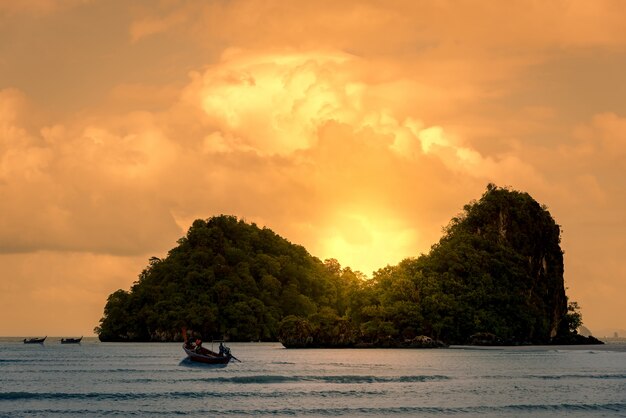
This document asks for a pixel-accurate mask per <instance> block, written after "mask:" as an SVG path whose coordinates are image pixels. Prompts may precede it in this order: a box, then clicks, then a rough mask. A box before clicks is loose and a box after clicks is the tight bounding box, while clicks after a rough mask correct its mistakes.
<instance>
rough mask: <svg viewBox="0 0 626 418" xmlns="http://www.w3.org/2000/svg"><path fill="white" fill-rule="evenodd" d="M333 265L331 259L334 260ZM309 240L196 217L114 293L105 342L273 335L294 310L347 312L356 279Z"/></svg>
mask: <svg viewBox="0 0 626 418" xmlns="http://www.w3.org/2000/svg"><path fill="white" fill-rule="evenodd" d="M331 267H332V266H331ZM331 267H327V266H325V265H324V264H323V263H322V262H321V261H320V260H318V259H317V258H314V257H312V256H311V255H310V254H309V253H308V252H307V251H306V250H305V249H304V248H303V247H301V246H298V245H294V244H291V243H289V242H288V241H287V240H285V239H283V238H281V237H279V236H278V235H276V234H275V233H274V232H272V231H271V230H269V229H267V228H263V229H261V228H258V227H257V226H256V225H254V224H252V225H249V224H247V223H245V222H244V221H242V220H237V218H235V217H232V216H218V217H214V218H211V219H209V220H208V221H204V220H196V221H195V222H194V223H193V225H192V226H191V228H190V229H189V231H188V233H187V235H186V236H185V237H184V238H181V239H180V240H179V241H178V246H177V247H175V248H174V249H172V250H171V251H170V252H169V253H168V255H167V257H166V258H164V259H159V258H155V257H153V258H152V259H150V263H149V265H148V267H147V268H146V269H145V270H144V271H143V272H142V273H141V274H140V275H139V280H138V281H137V282H135V284H134V285H133V286H132V288H131V290H130V292H126V291H124V290H118V291H116V292H114V293H113V294H111V295H110V296H109V298H108V300H107V304H106V306H105V308H104V317H103V318H102V320H101V323H100V326H99V327H97V328H96V333H97V334H98V335H99V337H100V339H101V340H102V341H169V340H175V339H180V338H181V336H180V332H181V329H182V327H186V328H188V329H189V330H190V331H193V332H196V333H198V334H201V335H203V336H204V337H205V338H210V337H214V338H227V339H231V340H238V341H250V340H254V341H257V340H273V341H275V340H276V339H277V336H278V325H279V322H280V321H281V320H282V319H283V318H284V317H286V316H288V315H301V316H302V315H304V316H308V315H313V314H316V313H317V312H318V311H319V310H320V308H322V307H325V308H327V309H328V310H329V311H331V312H333V313H336V314H337V315H345V313H346V306H347V304H348V294H349V290H350V287H351V286H353V285H354V283H355V282H356V281H357V280H358V279H357V278H356V276H354V275H353V276H354V277H352V278H348V277H346V275H342V276H337V275H335V274H332V273H331V272H330V270H329V268H331Z"/></svg>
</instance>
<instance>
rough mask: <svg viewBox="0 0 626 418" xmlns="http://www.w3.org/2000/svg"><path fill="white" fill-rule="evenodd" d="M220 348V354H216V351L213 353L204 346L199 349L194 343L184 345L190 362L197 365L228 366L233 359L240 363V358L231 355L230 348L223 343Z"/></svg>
mask: <svg viewBox="0 0 626 418" xmlns="http://www.w3.org/2000/svg"><path fill="white" fill-rule="evenodd" d="M220 346H221V349H220V352H219V353H216V352H215V351H211V350H209V349H207V348H204V347H202V346H200V347H197V346H196V345H195V344H194V343H187V342H186V343H184V344H183V350H185V353H187V357H189V360H191V361H195V362H197V363H205V364H228V362H229V361H230V360H231V359H232V360H235V361H239V359H238V358H236V357H235V356H233V355H232V354H231V353H230V348H228V347H226V346H225V345H223V344H222V343H221V342H220Z"/></svg>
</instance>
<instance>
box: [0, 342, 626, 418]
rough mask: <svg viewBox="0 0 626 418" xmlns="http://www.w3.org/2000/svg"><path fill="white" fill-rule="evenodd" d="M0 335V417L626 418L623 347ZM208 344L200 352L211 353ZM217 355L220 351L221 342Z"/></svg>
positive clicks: (625, 362)
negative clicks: (204, 357)
mask: <svg viewBox="0 0 626 418" xmlns="http://www.w3.org/2000/svg"><path fill="white" fill-rule="evenodd" d="M59 340H60V338H50V337H49V338H48V339H47V340H46V342H45V343H44V344H43V345H39V344H35V345H26V344H23V343H22V341H21V339H16V338H0V416H2V417H54V416H96V417H97V416H124V417H126V416H167V417H169V416H176V415H184V416H192V417H194V416H202V417H221V416H228V417H233V416H234V417H239V416H241V417H245V416H259V417H264V416H272V417H276V416H278V417H282V416H305V417H306V416H322V417H324V416H333V417H334V416H346V417H371V416H374V417H378V416H385V417H387V416H390V417H403V416H407V417H413V416H419V417H438V416H458V417H485V416H487V417H555V416H568V417H570V416H574V417H626V343H624V342H621V343H613V344H606V345H602V346H524V347H490V348H482V347H480V348H478V347H450V348H447V349H285V348H283V347H282V345H281V344H279V343H232V344H229V346H230V348H231V350H232V353H233V354H234V355H235V356H236V357H237V358H238V359H239V360H240V362H236V361H233V362H231V363H230V364H228V365H227V366H225V367H221V366H209V365H200V364H196V363H191V362H190V361H189V360H187V359H186V356H185V353H184V352H183V350H182V345H181V344H178V343H101V342H99V341H97V340H96V339H95V338H87V339H84V340H83V342H82V343H81V344H80V345H67V344H66V345H61V344H60V341H59ZM210 345H211V344H210V343H205V346H208V347H209V348H210ZM216 348H217V347H216Z"/></svg>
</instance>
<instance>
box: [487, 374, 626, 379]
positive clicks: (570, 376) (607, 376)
mask: <svg viewBox="0 0 626 418" xmlns="http://www.w3.org/2000/svg"><path fill="white" fill-rule="evenodd" d="M484 377H485V378H487V379H506V380H511V379H514V378H519V379H539V380H562V379H602V380H604V379H606V380H610V379H618V380H621V379H626V374H623V373H616V374H612V373H603V374H556V375H550V374H547V375H542V374H537V375H520V376H503V375H496V376H484Z"/></svg>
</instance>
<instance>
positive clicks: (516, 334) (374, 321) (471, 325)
mask: <svg viewBox="0 0 626 418" xmlns="http://www.w3.org/2000/svg"><path fill="white" fill-rule="evenodd" d="M560 234H561V231H560V227H559V225H557V224H556V222H555V221H554V219H553V218H552V216H551V215H550V213H549V212H548V210H547V208H546V207H545V206H541V205H540V204H539V203H537V202H536V201H535V200H534V199H533V198H532V197H531V196H530V195H528V194H527V193H522V192H518V191H513V190H509V189H507V188H499V187H496V186H494V185H492V184H490V185H488V186H487V190H486V191H485V193H484V194H483V196H482V197H481V198H480V200H478V201H473V202H470V203H469V204H467V205H465V207H464V208H463V212H462V213H461V214H459V215H458V216H457V217H455V218H454V219H452V220H451V222H450V223H449V225H448V226H447V227H446V228H445V229H444V234H443V236H442V238H441V239H440V241H439V242H438V243H437V244H435V245H433V246H432V248H431V250H430V251H429V253H428V254H422V255H420V256H418V257H416V258H408V259H405V260H403V261H402V262H400V263H399V264H398V265H396V266H387V267H384V268H381V269H380V270H378V271H376V272H374V275H373V278H371V279H368V278H367V277H366V276H365V275H363V274H362V273H360V272H358V271H353V270H352V269H350V268H349V267H342V266H341V265H340V264H339V263H338V262H337V260H335V259H328V260H325V261H324V262H322V261H321V260H319V259H317V258H316V257H313V256H312V255H310V254H309V253H308V252H307V251H306V250H305V249H304V248H303V247H302V246H299V245H295V244H292V243H290V242H289V241H287V240H285V239H284V238H281V237H280V236H278V235H277V234H275V233H274V232H273V231H271V230H270V229H267V228H259V227H258V226H256V225H255V224H248V223H246V222H245V221H243V220H239V219H237V218H236V217H234V216H225V215H222V216H217V217H214V218H211V219H208V220H196V221H195V222H194V223H193V225H192V226H191V228H190V229H189V231H188V232H187V235H186V236H185V237H183V238H181V239H180V240H179V241H178V246H176V247H175V248H173V249H172V250H170V251H169V253H168V254H167V257H165V258H163V259H160V258H156V257H153V258H151V259H150V261H149V264H148V266H147V267H146V268H145V269H144V270H143V271H142V272H141V274H140V275H139V279H138V280H137V281H136V282H135V284H134V285H133V286H132V288H131V289H130V291H125V290H118V291H116V292H114V293H113V294H111V295H110V296H109V298H108V300H107V303H106V306H105V308H104V316H103V318H102V320H101V321H100V325H99V326H98V327H96V329H95V331H96V333H97V334H98V335H99V337H100V339H101V340H102V341H174V340H181V339H182V335H181V329H182V328H183V327H186V328H187V329H189V330H191V332H193V333H196V334H199V335H202V336H203V337H204V338H205V339H211V338H214V339H221V338H225V339H228V340H231V341H259V340H260V341H276V340H279V341H281V342H282V343H283V345H285V346H286V347H368V346H374V347H437V346H442V345H444V344H466V343H474V344H490V345H491V344H524V343H528V344H531V343H551V342H552V343H580V342H588V343H589V342H596V341H597V340H595V341H593V340H590V339H588V338H585V337H582V336H579V335H578V334H577V333H576V329H577V328H578V327H579V326H580V325H581V324H582V318H581V315H580V312H579V309H578V305H577V304H576V303H575V302H573V303H568V300H567V296H566V294H565V287H564V281H563V271H564V268H563V252H562V250H561V248H560Z"/></svg>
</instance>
